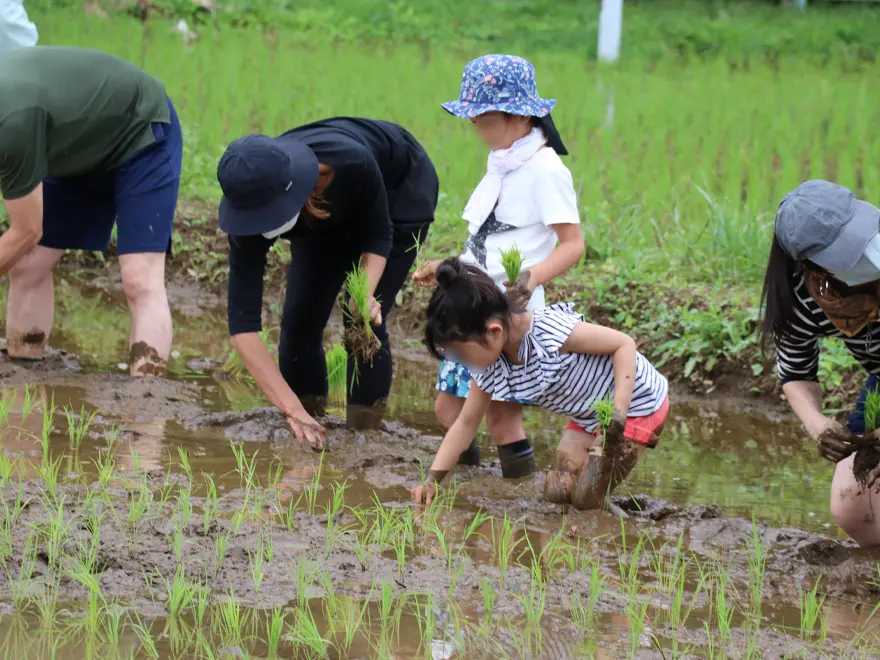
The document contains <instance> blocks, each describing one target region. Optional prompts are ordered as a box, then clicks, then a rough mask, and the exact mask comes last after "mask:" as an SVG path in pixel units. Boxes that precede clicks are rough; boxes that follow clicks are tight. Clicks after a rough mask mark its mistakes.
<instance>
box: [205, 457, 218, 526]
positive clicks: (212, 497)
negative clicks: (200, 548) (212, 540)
mask: <svg viewBox="0 0 880 660" xmlns="http://www.w3.org/2000/svg"><path fill="white" fill-rule="evenodd" d="M202 477H203V478H204V480H205V488H206V493H205V501H204V503H203V504H202V532H203V533H204V534H205V536H207V535H208V532H209V531H210V530H211V524H212V523H213V522H214V519H215V518H216V517H217V512H218V506H219V505H218V503H217V502H218V500H217V485H216V484H215V483H214V479H213V478H212V477H211V475H209V474H205V473H204V472H203V473H202Z"/></svg>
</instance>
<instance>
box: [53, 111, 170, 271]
mask: <svg viewBox="0 0 880 660" xmlns="http://www.w3.org/2000/svg"><path fill="white" fill-rule="evenodd" d="M168 107H169V109H170V110H171V123H170V124H164V123H162V122H154V123H153V135H154V136H155V137H156V142H155V143H154V144H151V145H150V146H148V147H145V148H144V149H141V150H140V151H138V152H137V153H136V154H134V155H133V156H132V157H131V158H129V159H128V160H127V161H125V162H124V163H123V164H122V165H120V166H119V167H117V168H116V169H114V170H112V171H110V172H106V173H103V174H93V175H86V176H78V177H69V178H65V179H45V180H44V181H43V238H42V240H40V245H42V246H44V247H48V248H55V249H56V250H93V251H105V250H107V248H108V247H109V246H110V236H111V234H112V232H113V225H114V223H115V224H116V246H117V250H118V253H119V254H137V253H143V252H168V250H169V249H170V247H171V223H172V222H173V220H174V212H175V210H176V209H177V193H178V190H179V188H180V168H181V163H182V161H183V134H182V133H181V131H180V122H179V121H178V119H177V112H176V111H175V110H174V105H172V103H171V100H170V99H169V101H168Z"/></svg>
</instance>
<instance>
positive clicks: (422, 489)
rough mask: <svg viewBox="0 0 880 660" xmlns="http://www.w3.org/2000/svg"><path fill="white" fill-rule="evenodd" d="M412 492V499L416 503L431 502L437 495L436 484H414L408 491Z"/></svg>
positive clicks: (426, 503)
mask: <svg viewBox="0 0 880 660" xmlns="http://www.w3.org/2000/svg"><path fill="white" fill-rule="evenodd" d="M409 492H410V493H411V494H412V501H413V502H415V503H416V504H421V503H422V502H424V503H425V505H426V506H427V505H429V504H431V502H433V501H434V498H435V497H436V496H437V486H436V485H434V484H425V485H424V486H416V487H415V488H413V489H411V490H410V491H409Z"/></svg>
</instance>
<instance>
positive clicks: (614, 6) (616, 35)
mask: <svg viewBox="0 0 880 660" xmlns="http://www.w3.org/2000/svg"><path fill="white" fill-rule="evenodd" d="M622 28H623V0H602V11H601V12H599V44H598V48H597V51H598V56H599V61H601V62H616V61H617V60H618V59H619V58H620V35H621V31H622ZM600 84H601V83H600ZM613 125H614V90H613V89H609V90H608V104H607V105H606V106H605V126H606V127H609V128H610V127H611V126H613Z"/></svg>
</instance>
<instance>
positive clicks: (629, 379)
mask: <svg viewBox="0 0 880 660" xmlns="http://www.w3.org/2000/svg"><path fill="white" fill-rule="evenodd" d="M562 351H563V352H565V353H586V354H590V355H610V356H611V366H612V368H613V370H614V408H615V409H616V410H618V411H620V413H621V414H622V415H623V416H624V417H626V414H627V413H628V412H629V406H630V404H631V403H632V394H633V389H635V386H636V354H637V352H638V351H637V350H636V342H635V341H634V340H633V338H632V337H630V336H629V335H627V334H624V333H623V332H620V331H618V330H614V329H613V328H606V327H604V326H601V325H594V324H592V323H583V322H581V323H578V324H577V325H576V326H575V327H574V330H572V331H571V334H570V335H569V336H568V339H567V340H566V341H565V343H564V344H563V345H562Z"/></svg>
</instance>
